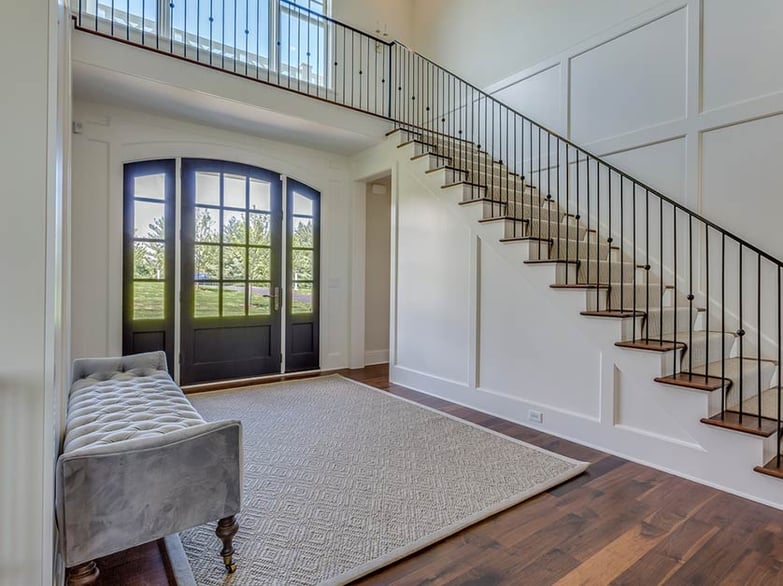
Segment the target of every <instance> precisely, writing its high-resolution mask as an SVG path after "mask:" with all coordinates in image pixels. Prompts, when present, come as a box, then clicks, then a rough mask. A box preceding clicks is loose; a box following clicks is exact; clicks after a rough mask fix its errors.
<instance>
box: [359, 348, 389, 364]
mask: <svg viewBox="0 0 783 586" xmlns="http://www.w3.org/2000/svg"><path fill="white" fill-rule="evenodd" d="M388 362H389V350H366V351H365V352H364V365H365V366H372V365H373V364H386V363H388Z"/></svg>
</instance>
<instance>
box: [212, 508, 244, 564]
mask: <svg viewBox="0 0 783 586" xmlns="http://www.w3.org/2000/svg"><path fill="white" fill-rule="evenodd" d="M237 531H239V523H237V521H236V519H235V518H234V515H231V516H230V517H226V518H224V519H221V520H220V521H218V525H217V529H215V535H217V536H218V538H219V539H220V541H222V542H223V549H222V550H221V552H220V555H221V556H223V563H224V564H225V565H226V570H228V573H229V574H233V573H234V572H235V571H236V569H237V565H236V564H235V563H234V543H233V541H234V535H236V534H237Z"/></svg>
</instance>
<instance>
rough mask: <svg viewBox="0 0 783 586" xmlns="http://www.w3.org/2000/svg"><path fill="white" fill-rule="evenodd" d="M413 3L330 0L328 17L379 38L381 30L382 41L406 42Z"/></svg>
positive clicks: (409, 40) (409, 37)
mask: <svg viewBox="0 0 783 586" xmlns="http://www.w3.org/2000/svg"><path fill="white" fill-rule="evenodd" d="M413 4H414V0H332V17H333V18H335V19H336V20H339V21H341V22H344V23H347V24H350V25H351V26H354V27H356V28H358V29H359V30H361V31H364V32H366V33H369V34H371V35H375V36H381V37H383V33H385V34H386V35H387V36H386V37H383V38H385V39H386V40H389V41H400V42H401V43H403V44H405V45H410V43H412V42H413V16H414V12H413ZM377 30H380V31H381V34H380V35H379V34H378V33H376V31H377Z"/></svg>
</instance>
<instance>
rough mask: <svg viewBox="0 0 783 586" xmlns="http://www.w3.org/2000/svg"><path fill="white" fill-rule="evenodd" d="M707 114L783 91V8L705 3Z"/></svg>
mask: <svg viewBox="0 0 783 586" xmlns="http://www.w3.org/2000/svg"><path fill="white" fill-rule="evenodd" d="M702 9H703V12H704V24H703V31H704V33H703V35H704V36H703V52H704V53H703V84H704V90H703V100H702V103H703V109H704V110H705V111H707V110H712V109H714V108H718V107H721V106H727V105H729V104H735V103H737V102H742V101H745V100H750V99H753V98H756V97H758V96H763V95H766V94H772V93H777V92H780V91H783V67H781V64H780V59H781V55H783V36H782V35H781V34H780V26H781V23H783V2H780V0H754V1H753V2H748V3H744V2H737V1H736V0H708V1H706V2H703V8H702Z"/></svg>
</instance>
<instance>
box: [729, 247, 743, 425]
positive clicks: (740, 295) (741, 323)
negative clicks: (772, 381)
mask: <svg viewBox="0 0 783 586" xmlns="http://www.w3.org/2000/svg"><path fill="white" fill-rule="evenodd" d="M743 256H744V254H743V252H742V242H740V243H739V329H738V330H737V336H739V405H740V414H739V422H740V425H742V403H743V402H744V397H745V395H744V393H745V388H744V387H745V385H744V384H743V383H744V381H743V378H744V377H743V374H744V368H743V366H744V360H745V340H744V338H745V330H744V329H743V327H742V326H743V323H744V322H743V319H742V309H743V308H742V294H743V289H744V287H743V286H742V277H743V274H742V261H743V258H742V257H743ZM724 392H725V389H724Z"/></svg>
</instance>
